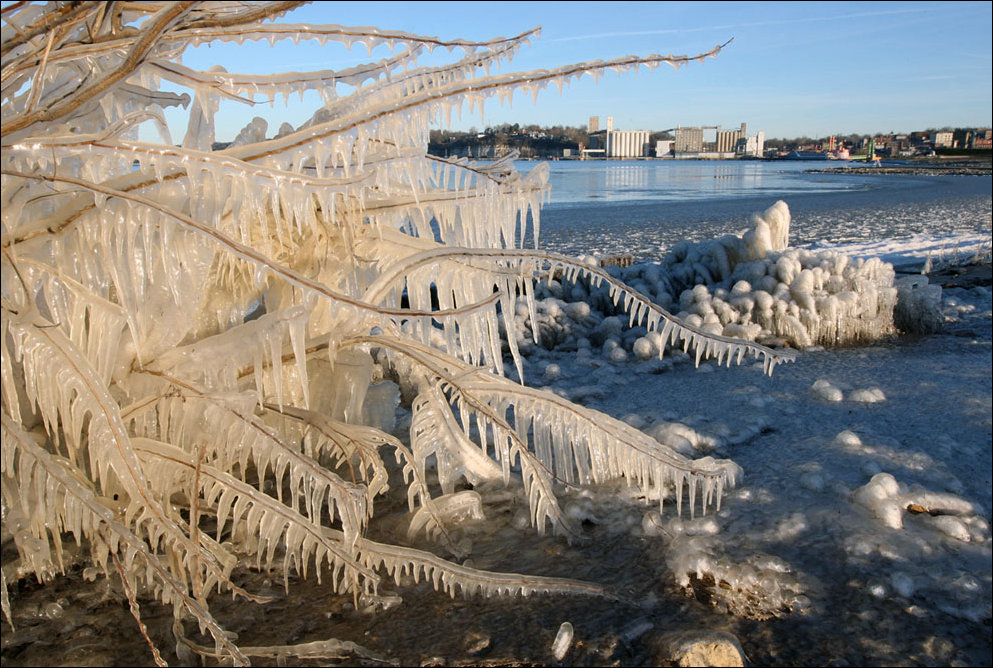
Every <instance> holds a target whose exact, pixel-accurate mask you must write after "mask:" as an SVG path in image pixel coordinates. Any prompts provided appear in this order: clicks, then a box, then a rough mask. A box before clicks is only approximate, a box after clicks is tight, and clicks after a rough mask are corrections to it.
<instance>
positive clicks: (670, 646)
mask: <svg viewBox="0 0 993 668" xmlns="http://www.w3.org/2000/svg"><path fill="white" fill-rule="evenodd" d="M672 664H675V665H677V666H744V665H745V652H744V650H743V649H742V648H741V643H740V642H738V639H737V638H735V637H734V636H733V635H731V634H730V633H728V632H727V631H714V630H709V629H700V630H694V631H680V632H676V633H667V634H665V635H664V636H662V637H661V638H660V639H659V641H658V645H657V650H656V654H655V665H657V666H662V665H672Z"/></svg>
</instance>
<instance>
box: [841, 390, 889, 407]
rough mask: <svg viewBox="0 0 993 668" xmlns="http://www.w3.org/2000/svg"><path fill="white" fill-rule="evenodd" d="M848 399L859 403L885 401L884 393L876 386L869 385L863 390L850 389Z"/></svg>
mask: <svg viewBox="0 0 993 668" xmlns="http://www.w3.org/2000/svg"><path fill="white" fill-rule="evenodd" d="M848 400H849V401H855V402H858V403H861V404H877V403H881V402H883V401H886V395H885V394H883V391H882V390H881V389H879V388H878V387H870V388H867V389H864V390H852V392H851V393H849V395H848Z"/></svg>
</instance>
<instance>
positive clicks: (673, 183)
mask: <svg viewBox="0 0 993 668" xmlns="http://www.w3.org/2000/svg"><path fill="white" fill-rule="evenodd" d="M536 164H537V163H533V162H519V163H517V168H518V170H519V171H521V172H527V171H530V170H531V169H533V168H534V166H535V165H536ZM844 164H845V163H839V162H836V161H831V162H828V161H825V162H804V161H799V162H792V161H774V162H765V161H744V160H738V161H708V160H680V161H631V162H627V161H556V162H551V163H549V166H550V169H551V174H550V179H549V181H550V184H551V187H552V191H551V199H550V201H549V203H548V204H546V205H545V207H544V208H543V209H542V213H541V232H540V240H541V246H542V247H544V248H546V249H548V250H554V251H559V252H565V253H569V254H573V255H575V254H581V253H602V254H615V253H631V254H633V255H635V257H636V259H638V260H651V259H658V258H659V257H660V256H661V255H662V254H664V252H665V250H666V249H667V248H668V247H670V246H671V245H672V244H674V243H676V242H677V241H679V240H681V239H690V240H694V241H699V240H702V239H710V238H715V237H720V236H722V235H724V234H728V233H737V232H740V231H741V230H742V229H744V228H746V227H748V226H749V219H750V216H751V214H752V213H754V212H758V211H762V210H764V209H766V208H767V207H769V206H771V205H772V204H774V203H775V202H776V201H777V200H784V201H785V202H786V203H787V204H788V205H789V206H790V211H791V212H792V214H793V224H792V226H791V233H790V241H791V243H792V244H794V245H803V244H810V243H815V242H818V241H829V242H833V243H841V242H853V241H870V240H873V239H880V238H900V237H907V236H912V235H915V234H945V233H951V232H960V231H977V230H989V229H990V227H991V223H990V218H991V216H990V211H991V190H993V186H991V184H993V180H991V177H989V176H912V175H906V174H889V175H884V174H869V175H859V174H829V173H822V172H820V170H823V169H825V168H831V167H838V166H841V165H844Z"/></svg>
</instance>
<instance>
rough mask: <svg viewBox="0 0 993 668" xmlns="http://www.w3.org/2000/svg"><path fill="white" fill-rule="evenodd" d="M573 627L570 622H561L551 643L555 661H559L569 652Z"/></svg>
mask: <svg viewBox="0 0 993 668" xmlns="http://www.w3.org/2000/svg"><path fill="white" fill-rule="evenodd" d="M573 633H574V631H573V628H572V624H571V623H570V622H562V625H561V626H559V631H558V633H556V634H555V641H554V642H553V643H552V655H553V656H554V657H555V660H556V661H561V660H562V659H564V658H565V655H566V654H568V653H569V648H570V647H571V646H572V636H573Z"/></svg>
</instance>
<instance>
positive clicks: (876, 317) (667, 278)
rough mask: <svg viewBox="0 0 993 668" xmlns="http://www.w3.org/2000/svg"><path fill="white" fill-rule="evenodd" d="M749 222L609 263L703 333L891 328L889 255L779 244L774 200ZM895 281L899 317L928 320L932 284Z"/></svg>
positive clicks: (781, 210)
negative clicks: (651, 254) (653, 256)
mask: <svg viewBox="0 0 993 668" xmlns="http://www.w3.org/2000/svg"><path fill="white" fill-rule="evenodd" d="M751 225H752V226H751V228H750V229H749V230H748V231H746V232H745V233H743V234H742V235H740V236H736V235H727V236H724V237H721V238H720V239H715V240H710V241H703V242H699V243H692V242H689V241H683V242H680V243H678V244H676V245H675V246H673V247H672V249H671V250H670V251H669V252H668V253H667V254H666V255H665V257H664V258H662V260H661V261H660V262H659V263H657V264H654V263H653V264H642V265H634V266H632V267H629V268H626V269H620V268H611V273H612V275H615V276H617V277H618V278H620V279H621V280H623V281H624V282H626V283H627V284H629V285H630V286H631V287H632V288H633V289H634V290H637V291H638V292H640V293H641V294H644V295H646V296H648V297H649V298H650V299H652V300H654V301H655V302H656V303H657V304H659V305H660V306H662V307H663V308H665V309H669V310H670V311H672V312H673V313H675V315H676V317H677V318H679V319H680V320H682V321H684V322H686V323H687V324H689V325H691V326H694V327H697V328H699V329H701V330H702V331H705V332H708V333H710V334H713V335H719V336H726V337H733V338H737V339H745V340H749V341H759V342H765V343H786V344H788V345H790V346H793V347H796V348H805V347H808V346H812V345H830V346H836V345H844V344H850V343H856V342H864V341H873V340H876V339H878V338H881V337H884V336H888V335H891V334H894V333H895V332H896V328H895V325H894V309H895V307H896V305H897V301H898V291H897V288H896V287H894V277H895V274H894V270H893V267H892V266H891V265H889V264H887V263H885V262H882V261H881V260H879V259H877V258H871V259H868V260H862V259H851V258H849V257H848V256H846V255H843V254H840V253H837V252H835V251H831V250H821V251H812V250H804V249H799V248H791V247H789V245H788V239H789V226H790V212H789V207H788V206H787V205H786V203H785V202H782V201H779V202H776V203H775V204H773V205H772V206H770V207H769V208H768V209H766V210H765V211H764V212H762V213H761V214H755V215H753V216H752V221H751ZM924 281H925V282H926V279H924ZM920 283H921V280H920V279H917V283H915V284H914V285H917V286H919V285H920ZM901 290H903V292H901V293H900V294H903V293H904V292H906V293H907V294H908V298H907V305H906V306H905V308H904V309H903V311H902V312H901V313H903V314H904V315H903V316H902V320H901V326H902V327H904V328H905V329H907V330H911V329H915V330H922V329H925V328H933V325H929V324H928V323H930V322H933V320H934V317H935V316H934V315H933V309H934V300H935V298H936V297H935V291H934V290H933V289H932V290H918V291H917V292H914V293H913V294H912V295H911V294H910V292H909V291H910V288H901ZM561 291H562V293H563V294H565V293H568V294H570V295H571V296H573V297H574V298H579V299H587V300H589V301H590V302H591V303H592V304H593V305H594V306H595V307H597V308H600V309H601V310H606V311H608V312H609V311H610V310H612V309H611V303H610V301H609V300H608V299H607V298H605V295H604V294H603V290H598V289H596V288H591V289H589V290H588V292H587V290H584V288H583V286H575V285H568V286H566V285H563V287H562V290H561ZM937 294H938V297H940V288H938V293H937ZM911 322H913V323H915V324H913V325H911V324H910V323H911ZM550 331H552V332H554V331H555V330H554V328H551V329H550ZM617 334H619V332H617ZM545 336H546V335H545V334H544V333H543V334H542V337H543V340H544V337H545ZM650 351H655V352H658V351H659V346H658V342H657V341H653V340H652V338H651V337H647V338H646V341H639V342H637V352H635V355H636V356H637V357H638V358H639V359H642V358H643V357H644V356H646V355H647V354H648V353H649V352H650Z"/></svg>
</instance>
